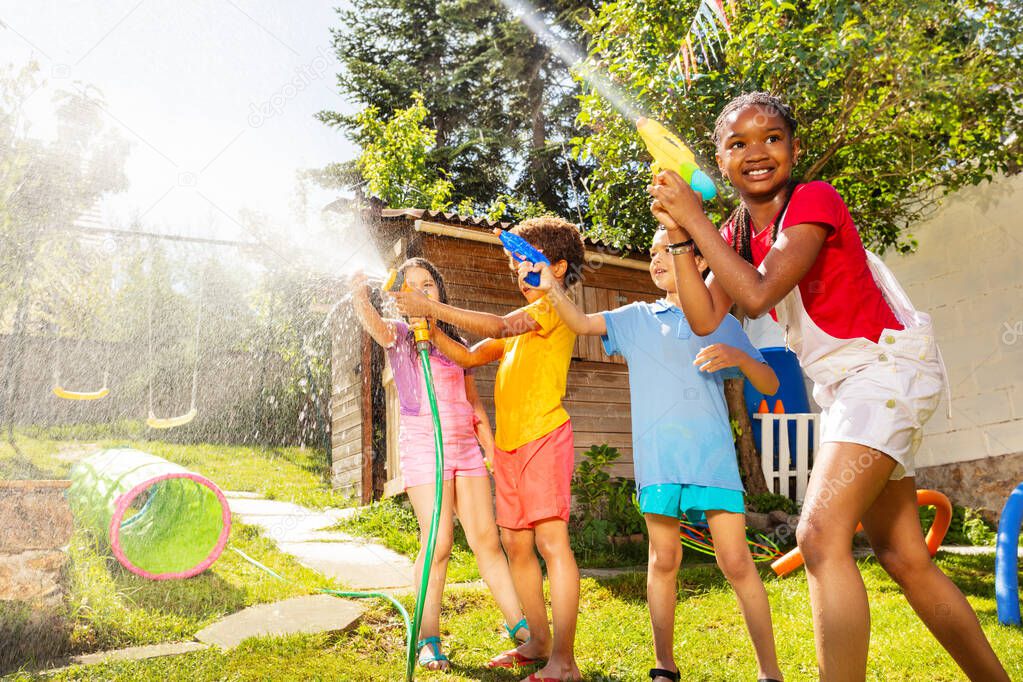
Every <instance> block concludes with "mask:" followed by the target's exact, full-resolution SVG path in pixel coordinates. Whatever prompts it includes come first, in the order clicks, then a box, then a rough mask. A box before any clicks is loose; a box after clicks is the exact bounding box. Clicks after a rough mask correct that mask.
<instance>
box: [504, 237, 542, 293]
mask: <svg viewBox="0 0 1023 682" xmlns="http://www.w3.org/2000/svg"><path fill="white" fill-rule="evenodd" d="M498 237H499V238H500V239H501V243H502V244H504V248H505V249H507V250H508V253H510V254H511V256H512V258H514V259H515V260H517V261H518V262H520V263H522V262H526V261H528V262H530V263H546V264H547V265H550V264H551V262H550V261H549V260H547V256H545V255H543V254H542V253H541V252H540V251H539V250H537V248H536V247H535V246H533V245H532V244H530V243H529V242H527V241H526V240H525V239H523V238H522V237H520V236H519V235H517V234H512V233H511V232H506V231H504V230H502V231H501V234H500V235H498ZM526 284H528V285H529V286H531V287H536V286H540V273H539V272H531V273H529V274H528V275H526Z"/></svg>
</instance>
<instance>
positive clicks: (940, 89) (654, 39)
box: [575, 0, 1023, 251]
mask: <svg viewBox="0 0 1023 682" xmlns="http://www.w3.org/2000/svg"><path fill="white" fill-rule="evenodd" d="M694 6H695V3H694V2H691V1H690V2H686V3H678V4H676V3H662V2H657V0H621V1H620V2H615V3H608V4H606V5H604V7H603V8H602V10H601V11H600V12H599V14H598V15H597V16H595V17H594V18H593V19H592V20H591V21H589V22H587V23H586V30H587V31H588V32H589V34H590V38H591V43H590V44H591V51H590V56H591V58H592V59H593V60H594V61H595V62H596V63H597V64H598V65H599V66H600V67H601V68H604V69H606V70H607V71H609V72H610V75H611V77H612V78H613V79H614V81H615V82H616V83H618V84H619V85H620V86H621V87H622V89H623V90H625V91H626V92H627V93H628V94H629V95H630V96H631V97H633V98H635V99H636V100H637V101H640V102H642V103H643V105H645V108H646V109H647V110H648V112H649V114H650V115H651V116H652V117H654V118H657V119H659V120H661V121H662V122H664V123H666V124H667V125H668V126H669V127H671V128H673V129H674V130H675V131H676V132H678V133H679V134H680V135H681V136H682V138H683V139H685V140H686V141H688V142H689V144H690V145H691V146H692V147H693V148H694V150H696V151H697V153H698V154H702V157H703V159H704V160H707V161H708V162H707V163H705V164H704V165H705V168H704V170H705V171H707V172H708V173H710V174H712V176H713V174H716V170H717V169H716V167H715V166H714V164H713V158H714V149H713V146H712V144H711V141H710V137H711V131H712V128H713V125H714V120H715V117H716V116H717V114H718V112H719V111H720V110H721V108H722V106H723V105H724V104H725V103H726V102H727V101H728V100H729V99H731V98H732V97H733V96H735V95H737V94H739V93H741V92H744V91H749V90H769V91H772V92H775V93H778V94H781V95H782V96H783V97H784V98H785V99H786V100H787V102H788V103H789V104H790V105H792V106H793V108H794V109H795V112H796V115H797V118H798V119H799V121H800V128H799V131H798V137H800V138H801V140H802V143H803V150H804V153H803V157H802V159H801V162H800V164H799V166H798V167H797V169H796V176H797V178H798V179H799V180H801V181H804V182H805V181H808V180H813V179H824V180H827V181H829V182H831V183H832V184H833V185H835V187H836V188H837V189H838V191H839V192H840V193H841V194H842V196H843V197H844V199H845V201H846V203H847V204H848V205H849V208H850V210H851V212H852V214H853V217H854V219H855V220H856V223H857V226H858V227H859V229H860V232H861V233H862V235H863V237H864V240H865V241H866V243H867V244H868V245H869V246H871V247H873V248H875V249H877V250H878V251H884V250H885V249H886V248H891V247H894V248H896V249H898V250H899V251H908V250H912V248H913V247H914V245H915V241H914V240H913V237H912V226H913V225H914V224H915V223H917V222H919V221H920V220H921V219H922V218H924V217H925V216H926V215H927V214H928V213H929V212H930V211H932V210H933V209H934V208H935V207H936V206H937V204H938V202H939V201H940V199H941V197H942V196H943V195H944V194H946V193H948V192H951V191H954V190H957V189H959V188H962V187H965V186H968V185H973V184H977V183H980V182H982V181H984V180H990V179H991V178H992V176H993V175H994V174H996V173H1012V172H1017V171H1018V169H1019V166H1020V162H1021V160H1023V147H1021V141H1020V139H1019V136H1018V133H1019V131H1020V128H1021V125H1020V124H1021V121H1023V108H1021V107H1020V105H1019V101H1018V98H1019V96H1020V92H1021V85H1023V83H1021V73H1023V71H1021V70H1020V68H1019V60H1020V57H1021V56H1023V48H1021V43H1020V36H1021V35H1023V11H1020V8H1019V5H1018V3H1015V2H1010V1H1009V0H998V1H994V2H981V1H980V0H880V1H878V2H870V3H861V2H856V1H853V0H803V1H800V2H794V3H793V2H775V1H774V0H765V1H764V2H760V3H755V2H740V3H738V6H739V16H738V19H737V21H735V22H733V31H732V34H731V37H730V39H728V40H727V45H726V49H725V51H724V61H723V63H707V62H706V61H704V60H702V59H701V61H702V63H701V65H700V67H699V71H700V73H699V75H698V76H697V77H696V78H695V79H694V80H693V81H692V83H691V84H690V85H688V86H687V85H686V83H685V80H684V78H683V77H682V75H681V74H680V73H679V71H678V69H675V68H673V67H672V62H673V59H674V56H675V55H676V54H677V51H678V49H679V46H680V41H681V40H682V39H683V38H684V35H683V32H681V31H678V30H675V29H677V27H678V26H688V25H689V23H688V22H689V20H690V19H691V17H692V13H693V11H694ZM580 122H581V123H583V124H584V125H587V126H588V127H589V128H590V132H589V133H588V134H586V135H584V136H581V137H579V138H578V139H577V140H576V141H575V143H576V145H575V146H576V153H577V154H578V155H579V156H580V158H582V159H583V160H593V161H595V163H596V168H595V170H594V172H593V175H592V176H591V178H590V183H589V187H590V190H591V192H592V194H591V200H590V218H591V220H592V223H593V233H594V234H595V235H597V236H600V237H603V238H606V239H608V240H610V241H613V242H616V243H626V242H631V243H634V244H636V245H644V244H646V243H647V242H648V240H649V238H650V235H651V234H652V232H653V229H654V225H655V224H654V221H653V220H652V218H651V216H650V212H649V210H648V199H647V196H646V193H645V192H644V186H645V185H646V184H647V182H648V179H649V172H648V170H647V167H646V165H645V164H642V163H639V161H640V160H642V159H644V158H646V159H648V158H649V156H648V155H647V154H646V153H645V151H644V150H643V147H642V145H641V143H640V142H639V140H638V137H637V135H636V134H635V129H634V126H633V124H632V122H631V121H626V120H624V119H623V118H622V117H621V116H620V115H619V114H618V113H616V112H615V111H614V110H613V109H612V108H611V107H610V106H609V104H608V103H607V102H606V101H605V100H603V99H602V98H601V97H600V96H599V95H597V94H596V93H595V92H593V91H592V90H588V91H587V92H586V93H585V94H584V95H583V97H582V105H581V111H580ZM718 186H719V188H724V189H725V193H724V194H723V195H722V196H721V197H720V198H719V199H718V200H716V201H715V202H714V203H713V204H711V205H710V206H709V207H708V208H709V210H710V211H711V212H712V213H713V214H714V217H716V218H721V217H722V216H723V215H726V214H727V212H729V211H730V210H731V209H732V208H733V207H734V206H735V203H736V201H737V198H736V197H735V196H734V194H732V193H729V192H728V191H727V188H726V187H725V186H724V184H723V183H720V182H719V183H718Z"/></svg>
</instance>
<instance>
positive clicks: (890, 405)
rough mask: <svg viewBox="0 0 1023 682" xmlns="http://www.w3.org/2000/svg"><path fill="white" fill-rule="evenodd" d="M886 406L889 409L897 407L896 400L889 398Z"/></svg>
mask: <svg viewBox="0 0 1023 682" xmlns="http://www.w3.org/2000/svg"><path fill="white" fill-rule="evenodd" d="M885 405H886V406H888V407H895V398H889V399H888V402H886V403H885Z"/></svg>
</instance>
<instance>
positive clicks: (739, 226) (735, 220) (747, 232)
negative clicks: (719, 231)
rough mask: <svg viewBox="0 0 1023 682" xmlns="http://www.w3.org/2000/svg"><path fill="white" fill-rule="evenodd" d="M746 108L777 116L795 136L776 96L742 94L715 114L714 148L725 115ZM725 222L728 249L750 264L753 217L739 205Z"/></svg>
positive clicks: (791, 184) (793, 124)
mask: <svg viewBox="0 0 1023 682" xmlns="http://www.w3.org/2000/svg"><path fill="white" fill-rule="evenodd" d="M746 107H755V108H757V109H758V110H759V111H760V112H761V113H763V114H764V115H765V116H779V117H781V119H782V120H783V121H785V125H786V126H788V129H789V135H790V137H794V136H795V134H796V127H797V125H798V123H797V122H796V117H795V115H794V114H793V113H792V109H791V108H790V107H789V105H787V104H785V102H783V101H782V99H781V98H780V97H778V96H777V95H772V94H771V93H769V92H746V93H743V94H741V95H739V96H738V97H736V98H734V99H733V100H732V101H730V102H729V103H728V104H726V105H725V106H724V108H723V109H722V110H721V113H720V114H718V117H717V120H716V121H714V134H713V139H714V144H715V145H717V144H718V143H719V142H720V141H721V133H722V129H723V128H724V126H725V120H726V119H727V118H728V116H729V115H730V114H732V113H734V112H736V111H739V110H741V109H745V108H746ZM796 184H797V183H796V182H795V181H794V180H789V183H788V186H787V187H786V188H785V191H786V192H787V196H786V198H785V203H784V204H783V205H782V209H781V211H779V212H778V216H777V217H776V218H775V220H774V227H773V228H772V229H771V241H772V242H773V241H775V240H776V239H777V238H778V230H779V229H780V228H781V220H780V217H781V215H782V214H783V213H784V212H785V208H786V207H787V206H788V203H789V200H790V199H792V192H793V191H794V190H795V188H796ZM728 222H730V223H731V224H732V248H733V249H735V251H736V252H737V253H738V254H739V255H740V256H742V257H743V258H744V259H745V260H746V261H747V262H748V263H753V247H752V245H751V242H752V239H753V237H752V235H753V218H752V216H751V215H750V212H749V208H747V206H746V203H745V202H740V203H739V205H738V206H736V207H735V210H734V211H732V215H731V216H730V217H729V218H728Z"/></svg>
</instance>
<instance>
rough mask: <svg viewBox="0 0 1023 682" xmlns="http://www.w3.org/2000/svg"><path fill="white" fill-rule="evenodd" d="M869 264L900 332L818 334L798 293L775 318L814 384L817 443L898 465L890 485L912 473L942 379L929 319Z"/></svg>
mask: <svg viewBox="0 0 1023 682" xmlns="http://www.w3.org/2000/svg"><path fill="white" fill-rule="evenodd" d="M783 220H784V216H783ZM867 264H868V266H869V267H870V272H871V274H872V275H873V277H874V281H875V282H876V283H877V286H878V288H879V289H880V290H881V293H882V295H883V296H884V299H885V300H886V301H887V302H888V305H889V306H890V307H891V309H892V312H893V313H894V314H895V317H896V319H898V320H899V322H900V323H901V324H902V325H903V327H904V329H902V330H893V329H885V330H883V331H882V332H881V337H880V338H879V339H878V341H877V343H874V342H873V341H871V340H869V339H865V338H855V339H839V338H835V337H833V336H831V335H829V334H828V333H827V332H825V331H824V330H822V329H821V328H820V327H818V326H817V325H816V324H815V323H814V321H813V320H812V319H811V318H810V315H809V314H808V313H807V312H806V308H805V307H804V306H803V299H802V296H801V295H800V292H799V287H798V286H796V287H793V289H792V291H791V292H789V294H788V295H787V296H786V297H785V298H784V299H783V300H782V301H781V302H780V303H779V304H778V305H777V306H776V307H775V311H776V314H777V316H778V322H779V323H780V324H781V325H782V327H784V328H785V330H786V333H785V345H786V346H787V347H788V348H789V349H790V350H792V351H793V352H794V353H795V354H796V355H797V356H798V357H799V364H800V365H801V366H802V368H803V371H804V372H805V373H806V375H807V376H808V377H810V379H811V380H812V381H813V383H814V389H813V398H814V400H815V401H816V402H817V404H818V405H820V407H821V438H820V442H821V443H858V444H860V445H865V446H867V447H869V448H873V449H875V450H878V451H880V452H883V453H884V454H886V455H888V456H889V457H891V458H892V459H894V460H895V461H896V463H897V465H896V467H895V470H894V471H893V472H892V475H891V479H892V480H897V479H901V478H903V477H904V476H913V475H914V474H915V464H914V455H915V454H916V451H917V450H918V449H919V447H920V441H921V439H922V437H923V426H924V423H926V421H927V420H928V419H929V418H930V416H931V414H933V413H934V410H935V409H936V408H937V407H938V403H939V402H940V401H941V389H942V387H943V386H944V387H946V388H947V385H948V384H947V374H946V371H945V365H944V362H943V361H942V359H941V353H940V352H939V350H938V346H937V343H936V342H935V340H934V330H933V327H932V326H931V318H930V315H928V314H926V313H923V312H920V311H918V310H916V309H915V308H914V307H913V304H912V303H911V302H910V300H909V297H908V296H906V292H905V291H903V289H902V287H901V286H899V283H898V282H897V281H896V279H895V276H894V275H893V274H892V272H891V270H889V269H888V267H887V266H886V265H885V264H884V263H883V262H882V261H881V259H880V258H878V257H877V256H875V255H874V254H873V253H871V252H870V251H867ZM949 398H950V400H951V396H949Z"/></svg>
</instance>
